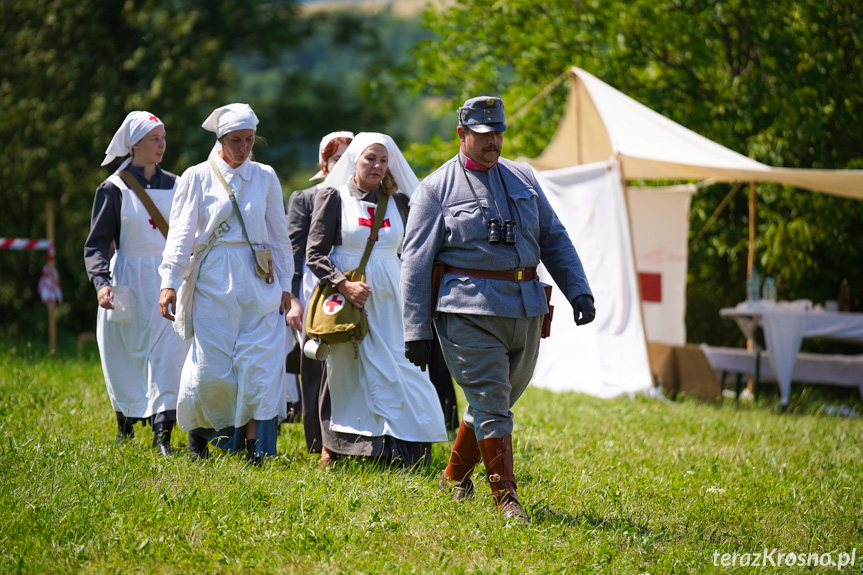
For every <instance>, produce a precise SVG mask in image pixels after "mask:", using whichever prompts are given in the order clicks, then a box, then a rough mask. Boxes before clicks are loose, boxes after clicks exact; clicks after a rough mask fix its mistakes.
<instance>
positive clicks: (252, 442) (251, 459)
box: [246, 439, 264, 467]
mask: <svg viewBox="0 0 863 575" xmlns="http://www.w3.org/2000/svg"><path fill="white" fill-rule="evenodd" d="M257 444H258V440H257V439H247V440H246V463H248V464H250V465H252V466H254V467H261V466H262V465H263V464H264V456H263V455H256V454H255V446H257Z"/></svg>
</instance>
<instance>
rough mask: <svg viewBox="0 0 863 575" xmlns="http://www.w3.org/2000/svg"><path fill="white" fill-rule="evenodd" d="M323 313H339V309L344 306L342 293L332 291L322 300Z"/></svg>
mask: <svg viewBox="0 0 863 575" xmlns="http://www.w3.org/2000/svg"><path fill="white" fill-rule="evenodd" d="M323 305H324V313H325V314H327V315H334V314H337V313H339V310H340V309H342V308H343V307H345V298H344V296H343V295H342V294H339V293H334V294H333V295H331V296H330V297H329V298H327V299H326V300H325V301H324V304H323Z"/></svg>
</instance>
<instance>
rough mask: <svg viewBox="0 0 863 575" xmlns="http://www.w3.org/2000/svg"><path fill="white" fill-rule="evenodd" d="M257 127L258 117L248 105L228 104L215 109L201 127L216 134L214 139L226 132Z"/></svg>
mask: <svg viewBox="0 0 863 575" xmlns="http://www.w3.org/2000/svg"><path fill="white" fill-rule="evenodd" d="M257 125H258V117H257V116H256V115H255V112H254V111H253V110H252V107H251V106H249V105H248V104H228V105H227V106H222V107H221V108H216V109H215V110H213V113H212V114H210V115H209V116H208V117H207V119H206V120H204V123H203V124H201V127H202V128H204V129H205V130H209V131H210V132H215V133H216V138H221V137H222V136H224V135H225V134H227V133H228V132H235V131H237V130H255V129H256V127H257Z"/></svg>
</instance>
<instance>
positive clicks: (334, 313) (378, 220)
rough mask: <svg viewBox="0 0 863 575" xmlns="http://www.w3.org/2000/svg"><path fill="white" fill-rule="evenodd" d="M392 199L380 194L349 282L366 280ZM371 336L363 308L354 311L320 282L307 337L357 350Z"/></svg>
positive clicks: (309, 315)
mask: <svg viewBox="0 0 863 575" xmlns="http://www.w3.org/2000/svg"><path fill="white" fill-rule="evenodd" d="M388 202H389V196H388V195H386V194H381V199H380V202H379V203H378V206H377V209H376V210H375V221H374V224H373V225H372V229H371V233H370V234H369V239H368V241H367V242H366V249H365V251H364V252H363V258H362V260H360V265H359V267H358V268H357V269H355V270H353V271H349V272H345V278H346V279H347V280H348V281H352V282H358V281H365V279H366V264H367V263H368V261H369V255H370V254H371V252H372V248H373V247H374V246H375V239H376V238H377V237H378V231H379V230H380V228H381V224H382V223H383V221H384V215H385V214H386V211H387V204H388ZM368 333H369V320H368V317H366V310H365V309H364V308H358V307H355V306H354V305H353V304H352V303H351V302H350V301H349V300H348V299H347V298H346V297H345V296H343V295H342V294H341V293H340V292H339V291H338V290H337V289H336V288H335V286H333V285H332V284H330V283H329V282H320V283H318V286H317V287H316V288H315V291H313V292H312V296H311V297H310V298H309V303H308V305H307V306H306V336H307V337H308V338H309V339H314V340H318V341H322V342H324V343H326V344H330V345H332V344H334V343H347V342H353V344H354V346H356V345H357V342H359V341H360V340H362V339H363V338H364V337H365V336H366V334H368Z"/></svg>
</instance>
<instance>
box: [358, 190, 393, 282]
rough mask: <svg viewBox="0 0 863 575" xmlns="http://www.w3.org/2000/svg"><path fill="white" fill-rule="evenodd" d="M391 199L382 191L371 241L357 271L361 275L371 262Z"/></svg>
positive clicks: (370, 235) (370, 234)
mask: <svg viewBox="0 0 863 575" xmlns="http://www.w3.org/2000/svg"><path fill="white" fill-rule="evenodd" d="M389 199H390V197H389V196H388V195H387V194H385V193H383V190H381V198H380V200H379V201H378V206H377V208H375V221H374V223H373V224H372V230H371V232H370V233H369V239H368V240H367V241H366V250H365V251H364V252H363V259H361V260H360V266H359V267H358V268H357V270H356V271H358V272H359V273H364V272H365V271H366V264H367V263H368V262H369V256H370V255H371V253H372V248H373V247H375V242H376V241H377V239H378V232H379V231H380V229H381V225H382V224H383V222H384V216H385V215H386V213H387V204H388V203H389Z"/></svg>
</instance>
